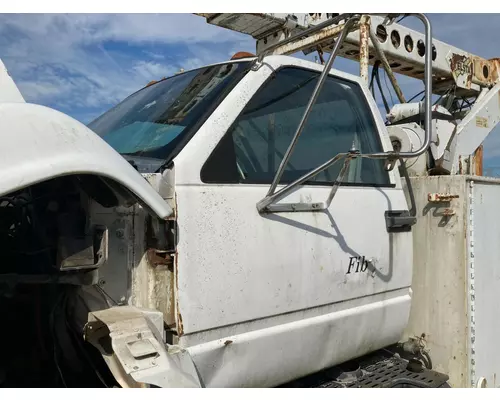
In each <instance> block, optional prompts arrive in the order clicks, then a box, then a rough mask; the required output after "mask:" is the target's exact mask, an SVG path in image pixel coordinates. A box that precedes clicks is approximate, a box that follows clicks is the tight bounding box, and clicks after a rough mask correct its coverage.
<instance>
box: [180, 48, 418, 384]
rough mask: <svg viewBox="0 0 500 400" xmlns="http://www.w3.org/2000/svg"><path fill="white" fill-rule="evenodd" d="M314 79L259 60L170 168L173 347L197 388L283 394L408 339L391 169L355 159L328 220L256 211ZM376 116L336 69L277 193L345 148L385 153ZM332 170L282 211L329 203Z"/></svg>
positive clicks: (406, 272) (403, 247) (405, 247)
mask: <svg viewBox="0 0 500 400" xmlns="http://www.w3.org/2000/svg"><path fill="white" fill-rule="evenodd" d="M320 68H321V66H315V65H313V64H311V63H306V62H303V61H301V60H294V61H291V59H290V58H288V57H279V56H273V57H269V58H266V59H265V60H264V66H262V67H261V68H260V69H259V70H258V71H252V72H250V73H249V74H248V75H247V76H246V77H245V78H244V79H243V80H242V82H240V84H239V85H238V86H237V87H236V88H235V90H234V91H233V93H231V94H230V95H229V96H227V98H226V99H225V100H224V102H223V103H222V104H221V105H220V106H219V108H218V109H217V110H216V112H215V113H214V114H213V115H212V116H211V117H210V118H209V120H207V122H206V123H205V124H204V126H203V127H202V128H201V129H200V131H199V132H198V133H197V135H195V137H194V138H193V139H192V140H191V142H190V143H189V144H188V145H187V146H186V148H185V149H184V150H183V151H182V152H181V153H180V154H179V156H178V157H177V159H176V160H175V164H176V193H177V204H178V226H179V243H178V247H177V250H178V266H177V282H178V292H177V306H178V309H177V311H178V318H179V320H180V322H181V324H178V325H180V326H182V331H181V336H180V343H181V344H182V345H183V346H185V347H187V348H188V349H189V351H190V353H191V354H192V356H193V359H194V360H195V363H196V364H197V368H198V369H199V371H200V374H201V376H202V379H203V380H204V381H205V385H206V386H241V385H243V386H245V385H253V386H273V385H278V384H280V383H284V382H287V381H289V380H291V379H295V378H297V377H300V376H303V375H306V374H310V373H312V372H315V371H318V370H320V369H323V368H326V367H328V366H331V365H335V364H337V363H340V362H343V361H345V360H348V359H352V358H354V357H356V356H360V355H362V354H365V353H367V352H369V351H371V350H373V349H377V348H381V347H384V346H386V345H389V344H392V343H394V342H396V341H397V340H398V339H399V338H400V336H401V334H402V332H403V330H404V328H405V325H406V322H407V319H408V315H409V310H410V296H409V287H410V283H411V274H412V271H411V260H412V252H411V250H412V247H411V240H412V239H411V232H399V233H390V232H388V229H387V226H386V220H385V213H386V211H388V210H407V209H408V206H407V203H406V199H405V196H404V193H403V190H402V188H401V183H400V181H399V176H398V174H397V171H391V172H388V171H386V170H385V169H384V161H382V160H372V159H355V160H354V161H352V163H351V165H350V167H349V170H348V173H347V175H346V176H345V179H344V181H343V182H342V183H341V185H340V188H339V190H338V191H337V194H336V196H335V197H334V199H333V201H332V203H331V205H330V207H329V208H328V209H327V210H325V211H323V212H300V211H299V212H284V213H279V214H276V213H260V212H258V210H257V208H256V204H257V203H258V202H259V201H260V200H261V199H262V198H264V196H265V195H266V193H267V191H268V190H269V185H270V184H271V182H272V180H273V178H274V175H275V173H276V170H277V168H278V166H279V164H280V162H281V160H282V157H283V154H284V153H285V151H286V149H287V147H288V145H289V143H290V141H291V139H292V137H293V135H294V133H295V130H296V128H297V125H298V123H299V121H300V118H301V117H302V114H303V112H304V109H305V107H306V105H307V102H308V100H309V97H310V95H311V93H312V91H313V89H314V86H315V84H316V80H317V79H318V76H319V73H320ZM377 113H378V111H377V108H376V105H375V102H374V101H373V99H372V98H371V97H370V94H369V92H368V90H367V88H366V86H365V85H364V84H362V83H361V82H360V81H359V80H358V78H357V77H353V76H350V75H347V74H342V73H339V72H332V73H331V74H330V76H329V77H328V78H327V81H326V83H325V86H324V87H323V89H322V91H321V93H320V94H319V97H318V100H317V102H316V104H315V105H314V106H313V109H312V111H311V115H310V117H309V120H308V122H307V125H306V127H305V129H304V131H303V133H302V135H301V136H300V138H299V140H298V143H297V146H296V148H295V150H294V152H293V154H292V156H291V158H290V160H289V163H288V165H287V167H286V169H285V171H284V173H283V177H282V179H281V181H280V186H279V187H283V185H286V184H288V183H291V182H293V181H294V180H296V179H298V178H300V177H301V176H303V175H304V174H305V173H307V172H309V171H311V170H312V169H314V168H316V167H318V166H319V165H320V164H322V163H324V162H325V161H327V160H329V159H330V158H332V157H333V156H335V155H336V154H337V153H342V152H347V151H349V150H350V149H351V148H352V147H353V145H354V146H356V147H357V149H358V150H360V151H361V152H362V153H373V152H381V151H389V150H390V149H391V147H390V146H391V145H390V141H389V139H388V137H387V133H386V130H385V127H384V125H383V122H382V120H381V118H380V116H379V115H378V114H377ZM340 168H341V165H340V164H334V165H333V166H332V167H330V168H329V169H328V170H326V171H324V172H323V173H321V174H319V175H318V176H316V177H315V178H314V179H313V180H311V181H309V182H306V184H304V185H302V186H300V187H298V188H297V189H296V190H295V191H294V192H293V193H291V194H290V195H289V196H288V197H287V198H286V199H285V200H284V201H286V202H288V203H290V202H291V203H312V202H319V201H324V200H325V199H326V198H327V197H328V194H329V193H330V191H331V188H332V185H334V184H335V182H336V179H337V176H338V175H339V171H340ZM279 187H278V188H279ZM226 347H227V349H226ZM299 360H300V362H299ZM235 365H238V367H237V368H234V366H235ZM249 376H250V377H251V378H249ZM249 380H251V383H249Z"/></svg>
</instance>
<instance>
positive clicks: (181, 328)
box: [177, 312, 184, 336]
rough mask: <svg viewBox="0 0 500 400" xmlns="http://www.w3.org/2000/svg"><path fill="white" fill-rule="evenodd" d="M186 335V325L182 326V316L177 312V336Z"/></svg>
mask: <svg viewBox="0 0 500 400" xmlns="http://www.w3.org/2000/svg"><path fill="white" fill-rule="evenodd" d="M183 333H184V325H183V324H182V315H181V313H180V312H177V335H178V336H182V335H183Z"/></svg>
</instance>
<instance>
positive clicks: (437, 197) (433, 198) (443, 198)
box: [427, 193, 459, 203]
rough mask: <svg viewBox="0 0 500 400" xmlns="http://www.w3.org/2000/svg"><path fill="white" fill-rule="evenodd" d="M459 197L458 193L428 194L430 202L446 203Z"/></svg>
mask: <svg viewBox="0 0 500 400" xmlns="http://www.w3.org/2000/svg"><path fill="white" fill-rule="evenodd" d="M458 198H459V195H458V194H451V193H429V194H428V195H427V201H429V203H445V202H449V201H451V200H453V199H458Z"/></svg>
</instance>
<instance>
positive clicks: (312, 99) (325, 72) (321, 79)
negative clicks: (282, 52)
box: [267, 17, 359, 196]
mask: <svg viewBox="0 0 500 400" xmlns="http://www.w3.org/2000/svg"><path fill="white" fill-rule="evenodd" d="M358 19H359V17H352V18H350V19H349V20H347V21H346V23H345V25H344V30H343V31H342V33H341V34H340V37H339V38H338V39H337V41H336V42H335V46H334V47H333V50H332V52H331V54H330V58H329V59H328V61H327V63H326V65H325V67H324V68H323V71H322V72H321V75H320V77H319V79H318V83H317V84H316V87H315V88H314V91H313V93H312V95H311V97H310V98H309V102H308V103H307V106H306V109H305V110H304V114H303V115H302V119H301V120H300V123H299V126H298V127H297V130H296V131H295V135H294V136H293V139H292V141H291V143H290V145H289V146H288V149H287V150H286V153H285V155H284V156H283V159H282V160H281V163H280V166H279V168H278V171H277V172H276V174H275V176H274V179H273V182H272V183H271V187H270V188H269V191H268V193H267V196H270V195H272V194H273V193H274V191H275V190H276V187H277V186H278V184H279V181H280V179H281V177H282V175H283V171H284V170H285V167H286V164H287V163H288V160H289V159H290V156H291V154H292V151H293V149H294V148H295V145H296V144H297V141H298V140H299V136H300V134H301V133H302V131H303V130H304V127H305V125H306V123H307V120H308V118H309V115H310V114H311V110H312V107H313V105H314V103H315V102H316V99H317V98H318V95H319V92H320V91H321V88H322V87H323V85H324V84H325V82H326V77H327V76H328V74H329V72H330V69H331V68H332V65H333V61H334V60H335V58H336V56H337V53H338V52H339V50H340V47H341V46H342V43H343V42H344V39H345V37H346V36H347V34H348V33H349V30H350V28H351V27H352V25H354V23H355V22H356V20H358Z"/></svg>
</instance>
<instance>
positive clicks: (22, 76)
mask: <svg viewBox="0 0 500 400" xmlns="http://www.w3.org/2000/svg"><path fill="white" fill-rule="evenodd" d="M429 17H430V19H431V21H432V23H433V31H434V37H435V38H436V39H438V40H442V41H444V42H447V43H449V44H452V45H454V46H457V47H459V48H462V49H464V50H467V51H470V52H471V53H474V54H477V55H479V56H482V57H485V58H494V57H500V45H499V44H498V41H497V39H496V38H498V37H499V33H500V14H429ZM407 24H408V25H409V26H411V27H413V28H416V29H419V30H420V26H419V22H418V21H415V22H412V21H411V20H408V22H407ZM254 49H255V44H254V41H253V40H252V39H251V38H249V37H247V36H245V35H241V34H238V33H236V32H231V31H228V30H225V29H222V28H217V27H214V26H211V25H208V24H206V23H205V20H204V19H203V18H201V17H198V16H194V15H191V14H86V15H84V14H0V57H1V58H2V60H3V62H4V63H5V65H6V66H7V68H8V70H9V72H10V74H11V75H12V77H13V78H14V80H15V81H16V83H17V84H18V86H19V88H20V90H21V92H22V94H23V95H24V97H25V98H26V100H27V101H29V102H33V103H38V104H43V105H46V106H49V107H53V108H55V109H57V110H60V111H63V112H65V113H67V114H69V115H71V116H73V117H74V118H76V119H78V120H80V121H82V122H84V123H88V122H90V121H91V120H92V119H93V118H95V117H97V116H98V115H100V114H101V113H102V112H104V111H105V110H107V109H109V108H110V107H111V106H113V105H114V104H116V103H117V102H119V101H120V100H122V99H123V98H125V97H126V96H128V95H129V94H131V93H133V92H134V91H136V90H137V89H139V88H141V87H143V86H144V85H145V84H146V83H148V82H149V81H151V80H153V79H158V78H161V77H163V76H169V75H172V74H173V73H175V72H177V71H178V70H179V69H180V68H184V69H186V70H187V69H192V68H196V67H199V66H202V65H205V64H209V63H213V62H219V61H224V60H227V59H229V58H230V57H231V56H232V55H233V54H234V53H235V52H237V51H242V50H245V51H251V52H253V51H254ZM309 58H311V57H309ZM335 68H338V69H341V70H344V71H347V72H351V73H358V65H357V64H356V63H354V62H351V61H347V60H342V59H338V60H336V61H335ZM402 84H403V89H404V90H405V93H407V96H408V95H410V96H411V95H412V94H413V93H416V92H418V91H419V89H420V87H421V84H420V83H418V82H413V81H412V80H410V79H405V80H403V81H402ZM497 166H498V172H500V128H497V130H496V132H493V133H492V134H491V135H490V136H489V138H488V139H487V141H486V142H485V167H486V168H496V167H497ZM488 172H489V174H490V175H493V174H497V170H496V169H492V170H490V171H488Z"/></svg>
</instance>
